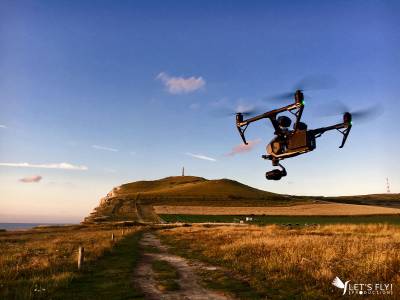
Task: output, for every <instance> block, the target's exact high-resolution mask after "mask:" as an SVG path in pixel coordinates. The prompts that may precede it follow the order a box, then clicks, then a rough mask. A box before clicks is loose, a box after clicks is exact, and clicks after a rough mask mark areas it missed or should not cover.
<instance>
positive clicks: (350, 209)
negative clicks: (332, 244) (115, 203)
mask: <svg viewBox="0 0 400 300" xmlns="http://www.w3.org/2000/svg"><path fill="white" fill-rule="evenodd" d="M154 209H155V212H156V213H157V214H182V215H251V214H254V215H263V214H264V215H271V216H273V215H278V216H284V215H287V216H357V215H389V214H392V215H393V214H397V215H400V209H398V208H388V207H380V206H372V205H355V204H345V203H328V202H320V203H312V204H297V205H287V206H261V207H259V206H253V207H243V206H231V207H229V206H228V207H227V206H214V207H210V206H187V205H185V206H172V205H162V206H154Z"/></svg>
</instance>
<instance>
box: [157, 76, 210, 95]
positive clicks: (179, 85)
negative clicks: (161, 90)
mask: <svg viewBox="0 0 400 300" xmlns="http://www.w3.org/2000/svg"><path fill="white" fill-rule="evenodd" d="M156 78H157V79H158V80H161V82H162V83H163V84H164V85H165V87H166V88H167V90H168V92H170V93H171V94H186V93H190V92H194V91H196V90H198V89H201V88H202V87H203V86H205V85H206V82H205V81H204V79H203V78H202V77H201V76H199V77H194V76H192V77H187V78H185V77H173V76H170V75H168V74H167V73H164V72H161V73H160V74H158V75H157V77H156Z"/></svg>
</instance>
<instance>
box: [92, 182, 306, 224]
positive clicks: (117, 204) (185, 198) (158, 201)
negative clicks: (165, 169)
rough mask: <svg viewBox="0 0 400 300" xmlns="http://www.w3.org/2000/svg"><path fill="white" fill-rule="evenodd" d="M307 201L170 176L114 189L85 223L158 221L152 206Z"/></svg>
mask: <svg viewBox="0 0 400 300" xmlns="http://www.w3.org/2000/svg"><path fill="white" fill-rule="evenodd" d="M308 201H311V200H310V199H309V198H306V197H294V196H289V195H280V194H275V193H270V192H266V191H261V190H258V189H255V188H252V187H250V186H247V185H244V184H242V183H239V182H237V181H234V180H229V179H218V180H207V179H205V178H202V177H195V176H174V177H166V178H163V179H159V180H152V181H137V182H132V183H127V184H123V185H121V186H119V187H116V188H114V189H113V190H112V191H111V192H110V193H108V194H107V196H106V197H104V198H102V199H101V201H100V205H99V206H98V207H96V208H95V210H94V212H93V213H92V214H91V215H90V216H89V217H87V218H85V222H100V221H125V220H131V221H139V222H140V221H159V220H160V219H159V218H158V216H157V215H156V214H155V213H154V210H153V206H154V205H202V206H271V205H291V204H295V203H302V202H308Z"/></svg>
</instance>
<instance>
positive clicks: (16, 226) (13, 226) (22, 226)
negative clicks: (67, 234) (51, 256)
mask: <svg viewBox="0 0 400 300" xmlns="http://www.w3.org/2000/svg"><path fill="white" fill-rule="evenodd" d="M46 225H47V226H60V225H71V224H65V223H0V230H1V229H5V230H7V231H12V230H27V229H31V228H33V227H36V226H46Z"/></svg>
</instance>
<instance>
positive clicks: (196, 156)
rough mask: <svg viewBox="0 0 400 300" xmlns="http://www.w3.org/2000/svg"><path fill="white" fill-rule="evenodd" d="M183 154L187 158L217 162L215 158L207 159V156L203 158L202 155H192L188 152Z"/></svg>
mask: <svg viewBox="0 0 400 300" xmlns="http://www.w3.org/2000/svg"><path fill="white" fill-rule="evenodd" d="M185 154H186V155H188V156H191V157H194V158H197V159H202V160H209V161H217V160H216V159H215V158H212V157H209V156H205V155H203V154H193V153H190V152H186V153H185Z"/></svg>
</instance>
